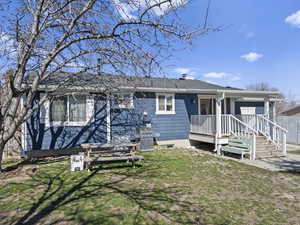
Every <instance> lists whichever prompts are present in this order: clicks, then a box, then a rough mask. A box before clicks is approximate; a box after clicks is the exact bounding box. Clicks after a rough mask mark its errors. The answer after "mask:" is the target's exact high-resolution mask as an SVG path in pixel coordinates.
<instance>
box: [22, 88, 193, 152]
mask: <svg viewBox="0 0 300 225" xmlns="http://www.w3.org/2000/svg"><path fill="white" fill-rule="evenodd" d="M94 109H95V114H94V120H93V121H92V122H91V123H89V124H88V125H87V126H58V127H57V126H56V127H46V126H45V124H44V123H42V122H41V121H40V118H39V116H40V113H39V112H37V113H35V114H34V115H33V116H32V117H31V119H30V120H28V121H27V132H26V133H27V137H26V142H27V144H26V145H27V149H28V150H30V149H61V148H68V147H74V146H79V145H80V144H81V143H87V142H89V143H106V142H107V140H106V138H107V124H106V118H107V111H106V99H104V98H102V97H100V96H95V106H94ZM197 109H198V106H197V95H196V94H175V112H176V113H175V114H169V115H157V114H156V113H155V111H156V94H155V93H136V94H135V96H134V108H133V109H113V108H112V109H111V136H112V141H113V142H115V143H122V142H124V141H130V140H131V139H133V138H134V137H135V134H136V129H137V128H138V127H140V126H141V125H142V124H143V123H144V122H145V121H147V122H151V124H152V128H153V132H154V136H155V138H156V140H175V139H187V138H188V136H189V131H190V121H189V120H190V115H192V114H197V113H198V110H197ZM41 110H42V111H43V110H44V109H43V108H42V109H41Z"/></svg>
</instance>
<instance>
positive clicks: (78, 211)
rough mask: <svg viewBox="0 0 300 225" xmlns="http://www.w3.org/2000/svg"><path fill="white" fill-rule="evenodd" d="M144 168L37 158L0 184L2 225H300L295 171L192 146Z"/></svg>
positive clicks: (158, 156) (152, 157) (158, 155)
mask: <svg viewBox="0 0 300 225" xmlns="http://www.w3.org/2000/svg"><path fill="white" fill-rule="evenodd" d="M143 155H144V157H145V161H144V162H142V163H141V165H142V166H140V167H136V168H132V167H131V166H130V164H126V163H121V164H110V165H105V166H103V167H102V168H100V167H98V166H95V167H94V169H93V170H92V171H91V172H88V171H80V172H70V171H69V161H59V160H57V161H53V162H51V161H49V162H47V163H42V162H39V164H38V165H35V164H33V165H30V164H29V165H26V166H24V167H23V170H28V171H29V172H30V171H31V168H32V166H34V167H36V168H37V170H36V172H35V173H31V176H30V177H28V179H27V180H23V181H21V182H18V181H10V182H9V183H5V182H4V184H0V224H1V223H2V224H9V223H12V222H13V223H17V222H19V224H44V223H45V222H46V221H47V223H49V224H50V223H52V224H54V223H58V224H59V223H64V224H226V225H233V224H268V225H269V224H270V225H271V224H299V223H300V221H299V218H298V215H299V213H300V201H299V199H300V190H299V185H300V176H299V174H297V173H295V174H292V173H278V172H269V171H266V170H262V169H258V168H255V167H251V166H247V165H244V164H241V163H238V162H235V161H231V160H224V159H221V158H217V157H214V156H211V155H207V154H194V153H192V152H190V151H189V150H184V149H175V150H165V149H161V150H157V151H154V152H147V153H143ZM28 171H27V172H28Z"/></svg>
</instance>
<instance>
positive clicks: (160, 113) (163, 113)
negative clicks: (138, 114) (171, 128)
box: [156, 93, 176, 115]
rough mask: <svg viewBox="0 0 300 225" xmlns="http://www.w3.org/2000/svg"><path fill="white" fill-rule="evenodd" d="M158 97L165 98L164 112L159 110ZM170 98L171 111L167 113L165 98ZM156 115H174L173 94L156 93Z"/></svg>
mask: <svg viewBox="0 0 300 225" xmlns="http://www.w3.org/2000/svg"><path fill="white" fill-rule="evenodd" d="M159 96H165V110H159V100H158V97H159ZM168 97H172V111H167V98H168ZM156 114H158V115H170V114H176V111H175V94H167V93H156Z"/></svg>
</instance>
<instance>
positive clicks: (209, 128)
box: [191, 115, 216, 135]
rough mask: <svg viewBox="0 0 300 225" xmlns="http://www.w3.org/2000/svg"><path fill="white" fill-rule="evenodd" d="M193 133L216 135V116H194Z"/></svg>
mask: <svg viewBox="0 0 300 225" xmlns="http://www.w3.org/2000/svg"><path fill="white" fill-rule="evenodd" d="M191 132H192V133H197V134H206V135H215V134H216V116H215V115H192V116H191Z"/></svg>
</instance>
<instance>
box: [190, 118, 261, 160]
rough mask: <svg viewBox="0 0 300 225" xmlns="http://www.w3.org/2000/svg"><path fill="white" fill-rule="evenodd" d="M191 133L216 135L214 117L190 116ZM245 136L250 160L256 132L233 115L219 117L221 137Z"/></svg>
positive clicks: (252, 156) (254, 153) (253, 153)
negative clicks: (249, 144) (249, 146)
mask: <svg viewBox="0 0 300 225" xmlns="http://www.w3.org/2000/svg"><path fill="white" fill-rule="evenodd" d="M191 132H192V133H198V134H207V135H216V116H215V115H192V116H191ZM229 135H236V136H246V137H248V139H249V141H251V159H255V155H256V136H257V135H258V132H257V131H256V130H255V129H253V128H252V127H251V126H249V125H248V124H247V123H245V122H243V121H241V120H239V119H238V118H236V117H235V116H233V115H230V114H228V115H221V136H229Z"/></svg>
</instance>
